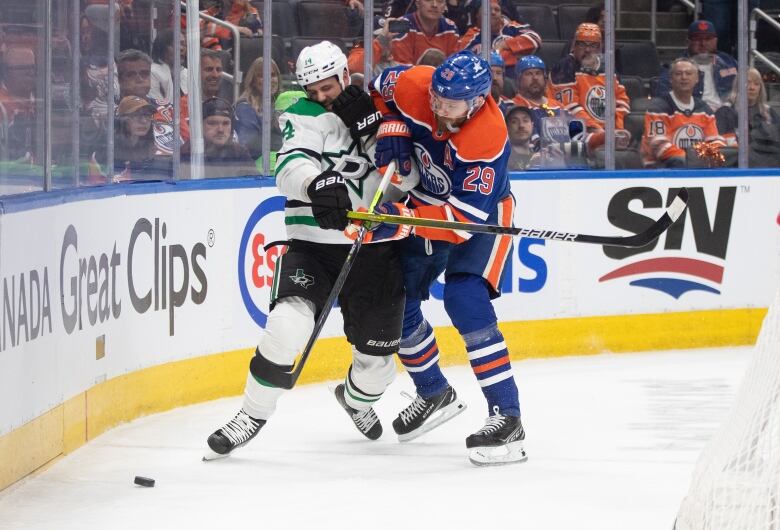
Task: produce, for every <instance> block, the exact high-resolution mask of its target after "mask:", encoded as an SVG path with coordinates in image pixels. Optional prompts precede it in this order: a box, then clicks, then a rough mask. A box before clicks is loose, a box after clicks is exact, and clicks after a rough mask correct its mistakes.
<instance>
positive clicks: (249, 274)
mask: <svg viewBox="0 0 780 530" xmlns="http://www.w3.org/2000/svg"><path fill="white" fill-rule="evenodd" d="M284 201H285V199H284V197H282V196H276V197H271V198H269V199H266V200H264V201H263V202H261V203H260V204H259V205H258V206H257V208H255V210H254V211H253V212H252V215H250V216H249V219H248V220H247V222H246V226H244V232H243V233H242V234H241V243H240V246H239V249H238V287H239V290H240V291H241V299H242V300H243V302H244V307H246V310H247V312H248V313H249V315H250V316H251V317H252V320H254V321H255V323H256V324H257V325H258V326H260V327H261V328H265V323H266V321H267V320H268V305H269V301H270V300H269V294H270V293H271V292H272V289H273V279H274V270H275V269H276V261H277V260H278V259H279V256H280V255H281V254H282V251H283V249H284V247H283V246H282V245H277V246H273V247H270V248H269V249H268V250H267V251H266V250H265V249H264V248H263V247H264V246H265V245H267V244H268V243H271V242H272V238H271V237H270V236H269V234H270V233H271V230H272V229H273V227H278V226H279V225H280V223H279V220H280V216H281V215H283V212H284Z"/></svg>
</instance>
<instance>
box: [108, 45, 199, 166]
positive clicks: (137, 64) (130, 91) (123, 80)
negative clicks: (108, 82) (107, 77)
mask: <svg viewBox="0 0 780 530" xmlns="http://www.w3.org/2000/svg"><path fill="white" fill-rule="evenodd" d="M116 68H117V77H118V78H119V97H120V98H125V97H127V96H136V97H139V98H144V99H146V100H147V101H149V103H151V104H152V105H154V107H155V108H156V109H157V112H155V114H154V118H153V124H152V129H153V130H154V140H155V145H156V146H157V154H159V155H171V154H173V146H174V144H173V142H174V139H175V135H174V130H175V128H174V123H173V105H171V104H170V103H165V102H162V101H158V100H156V99H154V98H152V97H151V96H149V92H150V90H151V88H152V58H151V57H149V56H148V55H147V54H145V53H144V52H142V51H139V50H133V49H129V50H124V51H123V52H121V53H119V55H117V57H116ZM204 90H205V89H204ZM180 123H182V126H181V129H182V130H181V135H182V136H184V137H188V134H189V131H188V130H187V126H186V112H185V110H184V107H182V116H181V121H180Z"/></svg>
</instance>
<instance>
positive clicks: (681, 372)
mask: <svg viewBox="0 0 780 530" xmlns="http://www.w3.org/2000/svg"><path fill="white" fill-rule="evenodd" d="M749 353H750V349H749V348H729V349H707V350H693V351H682V350H681V351H675V352H659V353H637V354H620V355H598V356H592V357H570V358H561V359H549V360H531V361H525V362H515V363H514V370H515V377H516V379H517V381H518V385H519V388H520V399H521V409H522V411H523V424H524V425H525V428H526V432H527V440H526V449H527V451H528V455H529V460H528V462H526V463H523V464H515V465H509V466H503V467H493V468H477V467H474V466H472V465H471V464H470V463H469V462H468V459H467V456H466V449H465V443H464V440H465V437H466V436H467V435H468V434H470V433H471V432H473V431H475V430H477V429H478V428H479V427H481V426H482V424H483V422H484V418H485V417H486V416H487V406H486V405H485V402H484V399H483V398H482V395H481V392H480V390H479V387H478V386H477V384H476V382H475V380H474V377H473V375H472V374H471V371H470V370H469V369H468V368H467V367H455V368H446V369H445V373H446V374H447V375H448V377H449V379H450V382H451V383H452V384H453V386H454V387H455V388H456V390H457V391H458V394H459V397H461V398H462V399H464V400H465V401H466V402H467V403H468V404H469V408H468V410H466V411H465V412H464V413H463V414H461V415H459V416H457V417H456V418H455V419H453V420H452V421H451V422H449V423H448V424H445V425H444V426H442V427H440V428H438V429H436V430H434V431H432V432H430V433H428V434H426V435H425V436H423V437H422V438H419V439H418V440H415V441H412V442H409V443H405V444H399V443H398V442H397V441H396V438H395V435H394V433H393V432H392V426H391V422H392V419H393V418H394V417H395V414H396V413H397V412H398V410H400V409H401V408H402V407H404V406H406V404H407V403H408V402H407V400H406V399H405V398H403V397H402V396H401V395H400V391H401V390H407V391H408V392H411V393H413V391H412V388H413V387H412V384H411V380H410V379H409V378H408V376H406V375H405V374H399V376H398V378H397V379H396V381H395V382H394V383H393V385H392V386H391V387H390V388H389V389H388V392H387V393H386V394H385V396H384V397H383V398H382V400H381V402H380V403H379V404H378V405H377V407H376V410H377V413H378V414H379V416H380V418H381V419H382V422H383V425H384V427H385V433H384V435H383V436H382V438H380V439H379V440H378V441H376V442H371V441H369V440H366V439H365V438H363V437H362V436H361V435H360V434H359V433H358V431H357V430H356V429H355V428H354V426H353V425H352V423H351V421H350V420H349V418H348V417H347V415H346V414H345V413H344V411H343V410H342V409H341V407H340V406H339V405H338V403H337V402H336V399H335V398H334V397H333V396H332V395H329V390H328V386H329V384H318V385H309V386H302V387H300V388H296V389H294V390H292V391H290V392H288V393H287V394H286V395H285V396H283V397H282V399H281V401H280V403H279V407H278V409H277V412H276V415H275V416H274V417H273V418H272V419H271V420H270V421H269V423H268V424H267V425H266V426H265V427H264V428H263V430H262V431H261V433H260V434H259V435H258V437H257V438H256V439H255V440H254V441H253V442H251V443H250V444H249V445H248V446H247V447H245V448H243V449H240V450H238V451H237V452H236V453H235V454H234V455H232V456H231V457H229V458H227V459H223V460H219V461H214V462H207V463H204V462H201V456H202V454H203V453H204V449H205V447H206V445H205V441H206V437H207V436H208V435H209V434H210V433H211V432H212V431H213V430H214V429H215V428H217V427H218V426H220V425H222V424H223V423H224V422H225V421H227V420H228V419H230V418H231V417H232V416H233V415H234V414H235V412H236V411H237V410H238V408H239V407H240V403H241V401H240V398H227V399H222V400H218V401H213V402H210V403H204V404H200V405H195V406H190V407H185V408H181V409H177V410H173V411H170V412H167V413H163V414H157V415H154V416H149V417H146V418H141V419H138V420H136V421H134V422H131V423H129V424H126V425H123V426H121V427H118V428H116V429H114V430H112V431H110V432H108V433H106V434H104V435H102V436H100V437H98V438H97V439H95V440H93V441H92V442H90V443H89V444H87V445H85V446H84V447H82V448H80V449H78V450H77V451H75V452H74V453H72V454H70V455H68V456H66V457H64V458H62V459H60V460H59V461H57V462H56V463H55V464H54V465H52V466H50V467H49V468H48V469H45V470H44V471H42V472H39V473H37V474H35V475H33V476H31V477H28V478H27V479H25V480H23V481H21V482H19V483H17V484H15V485H14V486H11V487H10V488H8V489H6V490H5V491H3V492H0V529H3V530H6V529H7V530H10V529H20V530H21V529H25V530H31V529H35V530H38V529H52V530H54V529H56V530H65V529H79V530H86V529H130V528H133V529H135V530H138V529H141V528H143V529H158V528H159V529H199V528H209V529H213V530H228V529H231V530H232V529H244V528H246V529H272V530H275V529H282V528H285V529H286V528H289V529H292V530H297V529H302V530H303V529H306V530H310V529H311V530H315V529H316V530H320V529H330V528H334V529H335V528H338V529H348V528H359V529H366V530H379V529H397V530H401V529H409V530H416V529H422V528H426V529H428V528H430V529H439V528H447V529H461V528H462V529H466V528H469V529H472V528H488V529H490V528H494V527H500V528H512V529H530V530H547V529H550V530H558V529H561V530H590V529H598V530H610V529H614V530H626V529H628V528H630V529H631V530H643V529H647V530H650V529H653V530H658V529H670V528H671V527H672V523H673V521H674V517H675V514H676V512H677V509H678V507H679V504H680V500H681V499H682V497H683V496H684V494H685V493H686V492H687V488H688V484H689V480H690V474H691V472H692V470H693V466H694V464H695V461H696V458H697V456H698V453H699V451H700V450H701V449H702V448H703V446H704V444H705V442H706V440H707V439H708V438H709V437H710V436H711V435H712V433H713V432H714V430H715V429H716V427H717V425H718V424H719V422H720V421H721V419H722V417H723V416H724V414H725V412H726V411H727V410H728V407H729V406H730V403H731V400H732V398H733V394H734V391H735V385H736V384H737V383H738V382H739V379H740V378H741V376H742V374H743V372H744V369H745V366H746V363H747V360H748V357H749ZM345 369H346V367H345ZM333 384H334V383H330V386H333ZM135 475H143V476H147V477H151V478H154V479H156V481H157V483H156V486H155V487H154V488H142V487H139V486H135V485H133V477H134V476H135Z"/></svg>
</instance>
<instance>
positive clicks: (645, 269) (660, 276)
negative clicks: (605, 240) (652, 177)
mask: <svg viewBox="0 0 780 530" xmlns="http://www.w3.org/2000/svg"><path fill="white" fill-rule="evenodd" d="M678 191H679V188H671V189H669V191H668V192H667V193H666V198H665V200H664V196H663V195H662V193H661V192H660V191H658V190H656V189H653V188H643V187H637V188H629V189H626V190H622V191H620V192H618V193H617V194H615V196H614V197H612V200H611V201H610V203H609V207H608V210H607V216H608V218H609V220H610V222H611V223H612V224H613V225H614V226H616V227H618V228H622V229H625V230H628V231H630V232H633V233H639V232H642V231H643V230H645V229H647V228H648V227H649V226H650V225H652V224H653V222H654V220H655V218H657V217H658V216H659V215H660V214H661V212H662V211H663V209H664V208H665V207H666V206H667V205H668V204H670V203H671V201H672V199H673V198H674V196H675V195H676V194H677V192H678ZM688 192H689V200H688V209H687V210H686V211H685V212H684V213H683V215H682V216H681V217H680V218H679V219H678V220H677V222H675V223H674V224H673V225H672V226H671V227H670V228H669V230H667V231H666V232H665V233H664V234H662V235H661V237H660V238H658V239H657V240H656V241H654V242H653V243H651V244H649V245H647V246H644V247H641V248H622V247H604V254H605V255H606V256H607V257H610V258H613V259H616V260H620V261H621V264H620V266H619V267H617V268H615V269H614V270H612V271H610V272H608V273H606V274H604V275H603V276H601V277H600V278H599V282H607V281H619V280H623V281H625V280H628V283H629V285H632V286H635V287H644V288H646V289H653V290H656V291H660V292H662V293H666V294H668V295H669V296H672V297H674V298H676V299H679V298H680V297H681V296H682V295H684V294H685V293H687V292H690V291H704V292H707V293H713V294H720V293H721V291H720V289H721V284H722V283H723V273H724V265H723V264H724V262H725V260H726V251H727V249H728V244H729V235H730V232H731V219H732V217H733V214H734V201H735V199H736V193H737V188H736V187H735V186H724V187H721V188H719V190H718V195H717V199H715V200H712V199H711V203H710V204H708V203H707V200H706V199H705V196H704V190H703V189H702V188H688ZM712 202H714V204H712ZM638 205H641V208H637V206H638ZM637 209H641V210H642V211H644V212H647V215H645V214H642V213H637V212H636V211H635V210H637ZM691 236H692V237H693V247H694V248H695V250H691V248H690V247H691V245H690V244H686V246H685V249H683V243H684V241H686V238H690V237H691ZM659 245H663V247H662V248H659ZM650 252H652V253H653V255H652V257H645V256H646V255H647V254H648V253H650Z"/></svg>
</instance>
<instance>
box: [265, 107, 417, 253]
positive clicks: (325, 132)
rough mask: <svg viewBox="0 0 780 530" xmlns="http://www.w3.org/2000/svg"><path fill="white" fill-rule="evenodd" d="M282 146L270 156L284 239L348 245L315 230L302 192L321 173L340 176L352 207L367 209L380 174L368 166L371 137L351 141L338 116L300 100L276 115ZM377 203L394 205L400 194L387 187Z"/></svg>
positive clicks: (342, 239) (332, 234)
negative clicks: (282, 200)
mask: <svg viewBox="0 0 780 530" xmlns="http://www.w3.org/2000/svg"><path fill="white" fill-rule="evenodd" d="M279 127H280V129H281V131H282V136H283V138H284V143H283V144H282V147H281V149H280V150H279V152H278V153H277V155H276V186H277V188H279V190H280V191H281V192H282V194H284V195H285V196H287V203H286V204H285V212H284V213H285V224H286V227H287V237H288V238H290V239H302V240H305V241H314V242H318V243H331V244H332V243H337V244H349V243H351V242H352V241H351V240H350V239H349V238H347V236H345V235H344V234H343V233H342V232H341V231H340V230H324V229H322V228H320V227H319V226H318V225H317V223H316V221H315V220H314V216H313V215H312V211H311V207H310V206H307V205H306V204H305V203H309V202H310V200H309V196H308V194H307V193H306V189H307V188H308V186H309V184H310V183H311V182H312V180H314V178H315V177H316V176H317V175H319V174H320V173H322V172H323V171H326V170H329V169H330V170H333V171H338V172H339V173H341V175H342V176H343V177H344V181H345V182H346V185H347V189H348V190H349V198H350V200H351V201H352V209H353V210H357V209H358V208H359V207H360V206H364V207H366V208H368V206H369V203H370V202H371V199H372V198H373V196H374V193H375V192H376V190H377V188H378V187H379V181H380V180H381V178H382V176H381V175H380V173H379V172H378V171H377V170H376V168H375V167H374V149H375V147H376V138H375V137H373V136H371V137H369V138H367V139H366V140H364V141H362V142H356V141H355V140H353V139H352V137H351V136H350V135H349V129H348V128H347V126H346V125H344V122H342V121H341V118H339V117H338V116H336V115H335V114H333V113H332V112H328V111H326V110H325V108H324V107H323V106H322V105H320V104H319V103H315V102H314V101H311V100H309V99H300V100H298V101H297V102H296V103H295V104H294V105H293V106H291V107H290V108H288V109H287V111H286V112H284V114H282V115H281V116H279ZM389 188H390V189H389V190H388V192H387V193H386V194H385V196H384V197H383V199H382V202H386V201H397V200H398V199H400V197H401V196H402V194H401V192H400V191H398V190H397V189H395V188H393V186H390V187H389Z"/></svg>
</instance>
